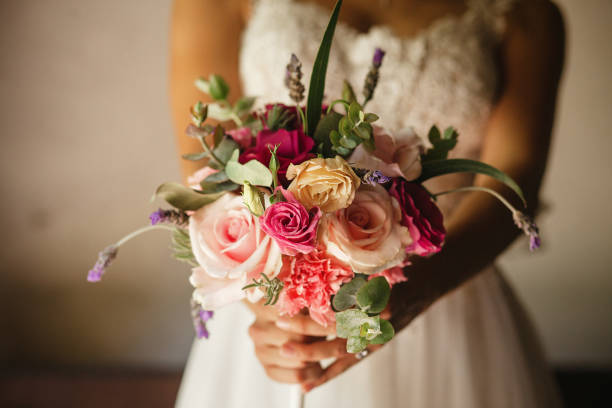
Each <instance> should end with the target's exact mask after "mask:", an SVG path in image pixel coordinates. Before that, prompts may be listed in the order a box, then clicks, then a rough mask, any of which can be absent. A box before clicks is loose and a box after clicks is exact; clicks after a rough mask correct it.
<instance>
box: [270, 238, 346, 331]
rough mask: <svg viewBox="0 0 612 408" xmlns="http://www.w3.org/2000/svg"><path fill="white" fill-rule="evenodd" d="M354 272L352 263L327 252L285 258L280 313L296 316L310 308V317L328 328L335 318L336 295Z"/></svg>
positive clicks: (281, 276) (314, 252) (279, 305)
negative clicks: (333, 307)
mask: <svg viewBox="0 0 612 408" xmlns="http://www.w3.org/2000/svg"><path fill="white" fill-rule="evenodd" d="M354 275H355V274H354V273H353V271H352V270H351V268H350V267H349V266H347V265H344V264H342V263H341V262H339V261H338V260H336V259H334V258H331V257H329V256H327V255H325V253H324V252H323V251H319V250H317V251H313V252H311V253H309V254H298V255H297V256H295V257H291V258H289V257H285V258H284V262H283V269H282V272H281V275H280V278H281V279H282V281H283V284H284V286H283V291H282V292H281V295H280V297H279V301H278V308H279V310H280V313H281V314H287V315H289V316H295V315H296V314H298V313H299V312H300V310H302V309H303V308H308V309H309V311H310V317H312V319H313V320H314V321H315V322H317V323H319V324H320V325H321V326H325V327H327V325H328V324H331V323H333V322H334V321H335V316H334V311H333V310H332V308H331V303H330V300H331V297H332V295H335V294H336V293H337V292H338V290H339V289H340V286H341V285H342V284H343V283H346V282H350V281H351V279H353V276H354Z"/></svg>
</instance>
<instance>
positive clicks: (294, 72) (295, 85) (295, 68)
mask: <svg viewBox="0 0 612 408" xmlns="http://www.w3.org/2000/svg"><path fill="white" fill-rule="evenodd" d="M285 86H286V87H287V88H289V97H290V98H291V100H293V102H295V104H296V105H299V104H300V102H302V101H303V100H304V90H305V89H306V88H304V84H302V63H301V62H300V60H299V59H298V57H297V56H296V55H295V54H291V60H290V61H289V64H287V70H286V71H285Z"/></svg>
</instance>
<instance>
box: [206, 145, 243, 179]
mask: <svg viewBox="0 0 612 408" xmlns="http://www.w3.org/2000/svg"><path fill="white" fill-rule="evenodd" d="M238 147H239V146H238V143H236V142H235V141H234V140H233V139H232V138H229V137H225V138H223V139H222V140H221V142H220V143H219V144H218V145H217V147H216V148H215V149H214V150H213V152H214V153H215V156H217V157H218V158H219V160H221V161H222V162H224V163H227V162H228V161H229V159H230V157H231V156H232V153H233V152H234V151H235V150H236V149H238ZM240 184H242V183H240Z"/></svg>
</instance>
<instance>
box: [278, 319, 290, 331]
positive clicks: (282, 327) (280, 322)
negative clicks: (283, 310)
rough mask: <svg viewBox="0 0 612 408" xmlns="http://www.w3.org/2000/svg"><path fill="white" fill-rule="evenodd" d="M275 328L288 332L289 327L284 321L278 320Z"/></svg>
mask: <svg viewBox="0 0 612 408" xmlns="http://www.w3.org/2000/svg"><path fill="white" fill-rule="evenodd" d="M276 327H278V328H279V329H283V330H288V329H289V327H291V326H290V325H289V322H288V321H287V320H285V319H278V320H277V321H276Z"/></svg>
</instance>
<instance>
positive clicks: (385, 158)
mask: <svg viewBox="0 0 612 408" xmlns="http://www.w3.org/2000/svg"><path fill="white" fill-rule="evenodd" d="M373 128H374V144H375V145H376V149H375V150H374V151H373V152H369V151H368V150H366V149H365V148H364V147H363V145H359V146H357V148H356V149H355V150H354V151H353V153H352V154H351V156H350V157H349V159H348V162H349V163H350V164H351V166H353V167H355V168H360V169H367V170H378V171H380V172H382V173H383V174H384V175H385V176H388V177H402V178H404V179H406V180H408V181H410V180H414V179H416V178H418V177H419V176H420V175H421V154H422V153H423V152H424V145H423V141H422V140H421V138H420V137H419V136H417V134H416V133H414V131H413V130H412V129H405V130H401V131H399V132H397V133H395V134H391V133H390V132H388V131H387V130H385V129H384V128H381V127H379V126H373Z"/></svg>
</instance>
